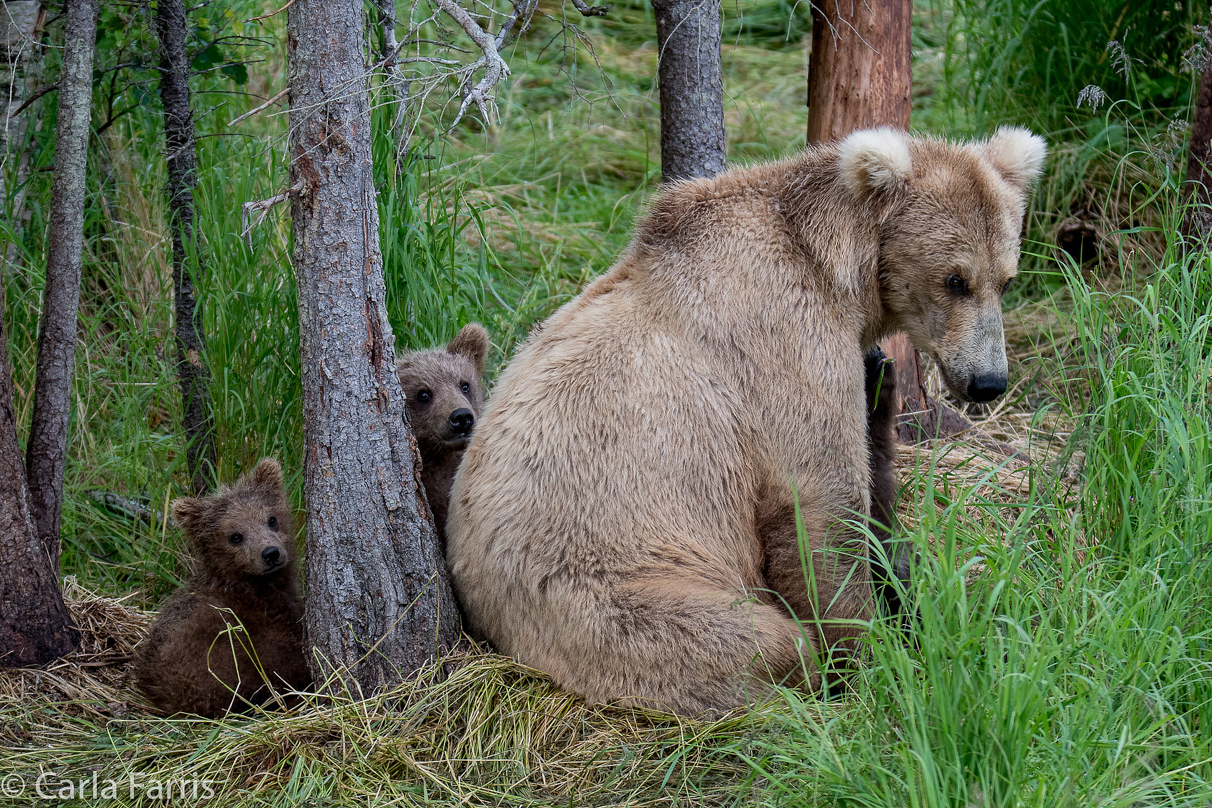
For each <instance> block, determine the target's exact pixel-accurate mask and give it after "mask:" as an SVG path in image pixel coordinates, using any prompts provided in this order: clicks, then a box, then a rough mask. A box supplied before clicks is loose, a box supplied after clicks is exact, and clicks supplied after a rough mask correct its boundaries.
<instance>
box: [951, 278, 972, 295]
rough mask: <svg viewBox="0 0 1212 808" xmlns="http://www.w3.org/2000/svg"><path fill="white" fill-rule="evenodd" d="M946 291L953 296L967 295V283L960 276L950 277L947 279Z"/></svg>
mask: <svg viewBox="0 0 1212 808" xmlns="http://www.w3.org/2000/svg"><path fill="white" fill-rule="evenodd" d="M947 291H948V292H950V293H951V294H953V295H966V294H968V281H966V280H964V277H963V276H962V275H951V276H949V277H948V278H947Z"/></svg>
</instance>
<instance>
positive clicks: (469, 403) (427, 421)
mask: <svg viewBox="0 0 1212 808" xmlns="http://www.w3.org/2000/svg"><path fill="white" fill-rule="evenodd" d="M487 356H488V332H487V331H485V330H484V326H482V325H480V324H479V323H468V324H467V325H465V326H463V329H462V330H461V331H459V333H458V334H457V335H456V336H455V338H454V339H452V340H451V341H450V343H449V344H448V345H447V346H446V347H445V348H431V349H429V350H425V351H412V352H410V353H407V354H405V355H404V356H402V357H400V359H399V360H398V361H397V362H396V373H397V374H398V375H399V377H400V386H401V387H403V388H404V395H405V396H407V398H408V421H409V424H410V425H411V426H412V433H413V435H415V436H416V438H417V448H419V449H420V450H421V483H422V484H423V485H424V486H425V496H426V498H428V499H429V509H430V510H431V511H433V521H434V525H435V527H437V530H438V536H439V537H441V539H442V541H443V542H445V536H446V509H447V505H448V503H449V502H450V486H451V485H452V484H453V483H454V476H455V472H456V471H458V470H459V462H460V461H461V460H462V459H463V450H464V449H466V448H467V444H468V443H469V442H470V441H471V433H472V430H473V429H474V428H475V423H476V419H477V418H479V417H480V410H481V409H483V407H484V390H483V388H482V387H481V386H480V377H481V376H483V375H484V360H485V358H486V357H487Z"/></svg>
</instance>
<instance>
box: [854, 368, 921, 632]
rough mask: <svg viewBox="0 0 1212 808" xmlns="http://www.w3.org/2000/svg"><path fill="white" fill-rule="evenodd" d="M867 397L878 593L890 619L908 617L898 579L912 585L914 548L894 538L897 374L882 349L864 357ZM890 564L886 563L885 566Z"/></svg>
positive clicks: (874, 578) (874, 573) (874, 568)
mask: <svg viewBox="0 0 1212 808" xmlns="http://www.w3.org/2000/svg"><path fill="white" fill-rule="evenodd" d="M863 375H864V378H865V387H866V393H867V444H868V449H869V452H870V475H871V480H870V482H871V524H870V527H871V532H872V534H873V535H874V536H875V538H876V540H877V541H879V543H880V545H881V546H882V547H881V550H879V551H877V550H875V548H872V553H871V572H872V576H871V577H872V581H873V582H874V584H875V589H876V591H877V592H878V593H879V595H880V597H881V598H882V600H883V602H884V606H885V609H886V610H887V613H888V614H890V615H900V616H901V617H902V620H904V618H905V617H906V615H905V604H903V603H901V597H900V593H899V591H898V588H897V586H896V584H894V583H893V581H894V580H896V581H899V582H900V585H901V587H905V586H908V584H909V564H910V556H909V548H908V547H907V546H906V543H905V541H904V540H903V539H901V540H897V539H893V537H892V532H893V531H894V530H896V528H897V519H896V415H897V408H896V371H895V368H894V367H893V363H892V360H891V359H889V358H888V357H887V356H885V355H884V352H883V351H882V350H880V348H879V346H876V347H875V348H874V349H873V350H872V351H871V352H869V353H868V354H867V355H866V356H864V357H863ZM885 561H886V562H887V563H886V564H885V563H884V562H885Z"/></svg>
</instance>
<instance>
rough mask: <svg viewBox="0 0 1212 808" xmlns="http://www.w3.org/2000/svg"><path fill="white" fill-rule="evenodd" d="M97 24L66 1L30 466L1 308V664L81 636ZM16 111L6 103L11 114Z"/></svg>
mask: <svg viewBox="0 0 1212 808" xmlns="http://www.w3.org/2000/svg"><path fill="white" fill-rule="evenodd" d="M14 5H15V6H24V5H26V4H14ZM6 6H7V4H6ZM6 11H8V9H7V8H6ZM96 32H97V4H96V0H78V2H72V3H69V4H67V14H66V24H65V34H64V48H63V72H62V75H61V76H60V78H59V114H58V121H57V124H56V130H55V175H54V178H53V180H52V183H51V207H50V226H49V229H48V232H47V267H46V289H45V292H44V294H43V298H42V317H41V327H40V334H39V339H38V368H37V377H36V381H35V384H34V416H33V423H32V425H31V428H30V439H29V445H28V447H27V453H26V462H27V467H24V468H23V467H22V464H21V447H20V441H19V439H18V437H17V418H16V413H15V412H14V404H13V377H12V369H11V367H10V365H9V358H8V335H7V330H6V328H5V324H4V320H3V317H0V560H2V561H3V563H0V667H19V666H25V665H39V664H43V663H46V662H49V661H51V660H52V659H56V658H58V657H61V656H63V655H64V654H66V653H68V652H69V651H71V650H72V649H74V648H75V647H76V644H77V642H78V641H79V634H78V633H77V632H76V630H75V628H74V627H73V626H72V624H71V615H70V614H69V613H68V610H67V606H66V604H65V603H64V602H63V594H62V593H61V592H60V590H59V525H60V518H61V512H62V511H61V509H62V504H63V469H64V463H65V460H66V455H67V430H68V424H69V415H70V412H71V387H72V374H73V370H74V367H75V347H76V319H77V312H78V309H79V302H80V262H81V255H82V252H83V239H84V194H85V184H84V181H85V165H86V161H87V157H88V132H89V121H90V111H91V101H92V79H93V73H92V71H93V50H94V42H95V40H96ZM9 118H11V115H10V114H8V113H7V111H6V121H7V119H9ZM2 289H3V287H2V286H0V290H2ZM2 301H3V292H2V291H0V302H2ZM0 312H3V306H0Z"/></svg>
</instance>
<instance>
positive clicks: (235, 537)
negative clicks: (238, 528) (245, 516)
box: [230, 533, 244, 544]
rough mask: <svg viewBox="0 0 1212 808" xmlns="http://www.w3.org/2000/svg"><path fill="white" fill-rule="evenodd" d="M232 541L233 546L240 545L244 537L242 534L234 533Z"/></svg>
mask: <svg viewBox="0 0 1212 808" xmlns="http://www.w3.org/2000/svg"><path fill="white" fill-rule="evenodd" d="M230 541H231V543H232V544H239V543H240V542H242V541H244V535H243V534H241V533H233V534H231V540H230Z"/></svg>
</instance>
